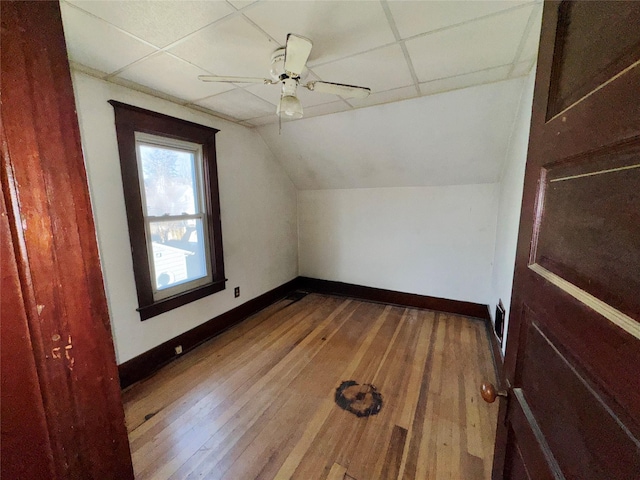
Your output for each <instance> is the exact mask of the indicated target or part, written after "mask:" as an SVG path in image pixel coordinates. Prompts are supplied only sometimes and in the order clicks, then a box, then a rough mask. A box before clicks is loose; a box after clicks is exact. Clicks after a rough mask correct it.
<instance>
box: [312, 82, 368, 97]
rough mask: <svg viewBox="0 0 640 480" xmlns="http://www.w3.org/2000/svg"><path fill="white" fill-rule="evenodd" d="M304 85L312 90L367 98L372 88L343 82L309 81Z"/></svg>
mask: <svg viewBox="0 0 640 480" xmlns="http://www.w3.org/2000/svg"><path fill="white" fill-rule="evenodd" d="M303 86H304V87H305V88H308V89H309V90H311V91H312V92H321V93H332V94H334V95H340V96H341V97H347V98H366V97H368V96H369V94H370V93H371V89H370V88H367V87H357V86H355V85H344V84H342V83H331V82H309V83H307V84H306V85H303Z"/></svg>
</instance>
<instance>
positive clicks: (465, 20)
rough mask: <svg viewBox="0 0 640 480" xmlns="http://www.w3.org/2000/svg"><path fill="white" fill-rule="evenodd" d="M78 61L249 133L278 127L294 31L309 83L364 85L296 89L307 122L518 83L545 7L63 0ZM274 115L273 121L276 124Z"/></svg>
mask: <svg viewBox="0 0 640 480" xmlns="http://www.w3.org/2000/svg"><path fill="white" fill-rule="evenodd" d="M61 9H62V15H63V23H64V28H65V35H66V39H67V48H68V51H69V57H70V60H71V61H72V64H74V65H75V64H79V65H81V66H82V69H83V71H88V72H91V74H92V75H94V76H98V77H100V78H103V79H105V80H109V81H113V82H116V83H125V82H126V84H127V85H133V86H135V85H138V86H139V88H140V90H141V91H145V92H149V91H152V92H157V94H158V95H159V96H163V97H165V98H166V97H171V98H175V99H177V101H178V102H179V103H181V104H183V105H187V106H192V107H194V108H197V109H198V110H203V111H204V110H206V111H209V112H210V113H212V114H214V115H216V114H217V115H220V116H223V117H224V118H230V119H235V120H236V121H237V122H238V123H242V124H245V125H255V126H257V125H264V124H267V123H275V122H277V117H276V116H275V110H276V105H277V103H278V102H279V97H280V89H279V85H262V84H253V85H251V84H249V85H248V84H222V83H204V82H200V81H199V80H198V79H197V76H198V75H230V76H251V77H265V78H268V76H269V67H270V58H271V54H272V52H273V51H274V50H276V49H277V48H279V47H282V46H284V42H285V39H286V35H287V33H297V34H300V35H303V36H306V37H308V38H310V39H311V40H312V41H313V43H314V46H313V49H312V52H311V55H310V57H309V60H308V67H309V72H310V75H309V78H308V79H307V81H309V80H314V79H315V80H323V81H328V82H337V83H346V84H352V85H362V86H366V87H369V88H371V89H372V94H371V95H370V96H369V97H368V98H366V99H342V98H340V97H338V96H335V95H328V94H320V93H315V92H310V91H308V90H306V89H304V88H299V89H298V92H297V95H298V97H299V98H300V100H301V102H302V104H303V106H304V110H305V118H308V117H311V116H319V115H327V114H331V113H335V112H339V111H344V110H348V109H355V108H362V107H368V106H372V105H377V104H382V103H390V102H395V101H400V100H406V99H409V98H413V97H416V96H423V95H431V94H434V93H439V92H442V91H447V90H455V89H460V88H466V87H469V86H472V85H479V84H483V83H491V82H495V81H499V80H504V79H508V78H515V77H519V76H523V75H526V74H527V73H529V71H530V70H531V68H532V67H533V65H534V64H535V58H536V54H537V47H538V37H539V31H540V22H541V12H542V3H541V0H487V1H485V0H464V1H455V0H446V1H433V0H418V1H415V0H414V1H404V0H382V1H377V0H376V1H368V0H362V1H350V0H345V1H340V0H336V1H314V0H309V1H303V0H298V1H271V0H228V1H223V0H213V1H202V0H201V1H191V0H189V1H159V0H127V1H125V0H119V1H118V0H115V1H87V0H61ZM270 116H272V118H271V119H269V117H270Z"/></svg>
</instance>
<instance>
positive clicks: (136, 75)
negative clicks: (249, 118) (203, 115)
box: [118, 53, 234, 101]
mask: <svg viewBox="0 0 640 480" xmlns="http://www.w3.org/2000/svg"><path fill="white" fill-rule="evenodd" d="M206 74H207V72H206V71H204V70H202V69H200V68H198V67H195V66H193V65H191V64H190V63H187V62H185V61H184V60H181V59H179V58H176V57H174V56H173V55H169V54H168V53H159V54H157V55H153V56H151V57H149V58H147V59H145V60H143V61H141V62H138V63H136V64H135V65H132V66H131V67H129V68H126V69H125V70H124V71H123V72H121V73H120V74H119V75H118V77H122V78H125V79H127V80H131V81H133V82H136V83H139V84H141V85H145V86H147V87H150V88H153V89H154V90H159V91H161V92H164V93H167V94H169V95H173V96H174V97H178V98H181V99H183V100H186V101H191V100H196V99H199V98H204V97H210V96H211V95H216V94H218V93H222V92H226V91H227V90H231V89H233V88H234V86H233V85H230V84H228V83H212V82H207V83H205V82H201V81H200V80H198V75H206Z"/></svg>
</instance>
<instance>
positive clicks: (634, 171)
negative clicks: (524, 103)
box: [493, 1, 640, 480]
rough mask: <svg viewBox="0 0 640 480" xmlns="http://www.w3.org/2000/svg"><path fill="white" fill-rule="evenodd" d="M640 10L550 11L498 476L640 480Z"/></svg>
mask: <svg viewBox="0 0 640 480" xmlns="http://www.w3.org/2000/svg"><path fill="white" fill-rule="evenodd" d="M639 60H640V2H637V1H630V2H618V1H602V2H594V1H576V2H567V1H565V2H548V3H546V4H545V7H544V15H543V28H542V34H541V46H540V53H539V58H538V70H537V76H536V86H535V94H534V106H533V116H532V124H531V137H530V143H529V153H528V159H527V167H526V174H525V187H524V196H523V208H522V216H521V220H520V232H519V238H518V251H517V257H516V273H515V279H514V291H513V297H512V306H511V316H510V323H509V331H508V339H507V352H506V358H505V370H504V371H505V377H506V382H505V383H506V390H507V392H506V393H507V397H506V399H503V400H501V402H502V403H501V406H500V415H499V421H498V435H497V438H496V455H495V458H494V472H493V478H494V479H500V478H507V479H518V480H520V479H533V480H543V479H551V478H556V479H561V478H566V479H581V480H588V479H602V480H613V479H629V480H631V479H639V478H640V442H639V439H640V65H639V62H638V61H639Z"/></svg>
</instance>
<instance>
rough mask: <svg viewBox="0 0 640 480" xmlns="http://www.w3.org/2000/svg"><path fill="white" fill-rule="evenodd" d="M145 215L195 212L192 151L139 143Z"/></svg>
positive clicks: (195, 189)
mask: <svg viewBox="0 0 640 480" xmlns="http://www.w3.org/2000/svg"><path fill="white" fill-rule="evenodd" d="M139 147H140V163H141V165H142V177H143V179H144V193H145V198H146V202H147V215H148V216H156V217H160V216H162V215H182V214H193V213H196V198H197V187H196V175H195V172H196V167H195V154H194V153H193V152H189V151H181V150H173V149H169V148H162V147H157V146H155V145H145V144H140V145H139Z"/></svg>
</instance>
